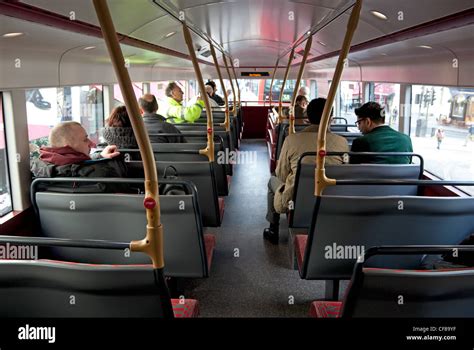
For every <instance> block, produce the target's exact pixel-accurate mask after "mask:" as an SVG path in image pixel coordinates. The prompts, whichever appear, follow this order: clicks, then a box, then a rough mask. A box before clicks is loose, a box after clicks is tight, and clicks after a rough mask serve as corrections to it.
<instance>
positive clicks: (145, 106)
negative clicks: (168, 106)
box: [138, 94, 158, 114]
mask: <svg viewBox="0 0 474 350" xmlns="http://www.w3.org/2000/svg"><path fill="white" fill-rule="evenodd" d="M138 104H139V105H140V112H141V113H142V114H145V113H149V114H151V113H156V111H157V110H158V102H156V98H155V96H154V95H152V94H145V95H143V96H142V97H140V98H139V99H138Z"/></svg>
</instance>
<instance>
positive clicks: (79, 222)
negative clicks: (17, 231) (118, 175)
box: [34, 185, 208, 277]
mask: <svg viewBox="0 0 474 350" xmlns="http://www.w3.org/2000/svg"><path fill="white" fill-rule="evenodd" d="M187 186H188V188H191V187H192V185H187ZM34 198H35V202H36V203H35V204H36V207H37V210H38V216H39V221H40V224H41V231H42V234H43V236H45V237H54V238H70V239H97V240H109V241H121V242H130V241H133V240H140V239H142V238H143V237H144V236H145V233H146V232H145V227H146V224H147V220H146V215H145V211H144V209H143V199H144V195H138V194H137V195H134V194H111V193H86V194H85V193H54V192H36V194H35V195H34ZM160 206H161V221H162V224H163V227H164V256H165V263H166V266H165V275H167V276H171V277H207V276H208V266H207V260H206V254H205V252H206V251H205V246H204V237H203V228H202V224H201V218H200V215H199V214H200V213H199V205H198V203H197V198H196V193H195V190H194V191H193V192H192V193H191V194H185V195H162V196H160ZM51 251H52V252H53V254H54V255H53V256H54V258H55V259H59V260H67V261H74V262H83V263H95V264H150V259H149V258H148V257H147V256H146V255H144V254H141V253H131V252H129V251H116V250H105V251H104V250H102V249H78V248H63V247H61V248H58V247H54V248H51Z"/></svg>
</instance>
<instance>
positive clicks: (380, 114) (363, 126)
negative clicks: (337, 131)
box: [355, 102, 385, 134]
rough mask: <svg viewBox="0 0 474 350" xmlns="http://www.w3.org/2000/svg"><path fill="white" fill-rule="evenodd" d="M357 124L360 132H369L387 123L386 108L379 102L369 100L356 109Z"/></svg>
mask: <svg viewBox="0 0 474 350" xmlns="http://www.w3.org/2000/svg"><path fill="white" fill-rule="evenodd" d="M355 114H356V116H357V121H356V125H357V127H358V128H359V130H360V132H361V133H363V134H367V133H369V132H371V131H372V130H373V129H374V128H376V127H377V126H380V125H383V124H384V123H385V110H384V109H383V107H382V106H381V105H380V104H378V103H377V102H367V103H366V104H363V105H362V106H361V107H360V108H356V109H355Z"/></svg>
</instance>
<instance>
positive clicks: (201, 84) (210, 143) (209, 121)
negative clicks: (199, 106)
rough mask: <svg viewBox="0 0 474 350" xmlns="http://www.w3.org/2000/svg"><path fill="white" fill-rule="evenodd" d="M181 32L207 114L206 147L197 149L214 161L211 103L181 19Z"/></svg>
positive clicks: (191, 44)
mask: <svg viewBox="0 0 474 350" xmlns="http://www.w3.org/2000/svg"><path fill="white" fill-rule="evenodd" d="M183 33H184V40H185V41H186V45H187V46H188V51H189V55H190V56H191V59H192V61H193V67H194V72H195V74H196V78H197V82H198V85H199V90H200V91H201V96H202V99H203V100H204V104H205V105H206V115H207V147H206V148H205V149H202V150H200V151H199V153H200V154H203V155H206V156H207V158H208V159H209V162H213V161H214V126H213V122H212V109H211V104H210V103H209V97H208V96H207V93H206V88H205V86H204V80H203V79H202V74H201V69H200V68H199V63H198V61H197V57H196V53H195V52H194V47H193V39H192V38H191V33H190V32H189V29H188V26H187V25H186V22H184V21H183Z"/></svg>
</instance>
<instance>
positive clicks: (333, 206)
mask: <svg viewBox="0 0 474 350" xmlns="http://www.w3.org/2000/svg"><path fill="white" fill-rule="evenodd" d="M472 232H474V197H465V198H461V197H414V196H389V197H346V196H322V197H318V198H317V202H316V205H315V208H314V214H313V220H312V223H311V227H310V231H309V236H308V241H307V245H306V250H305V255H304V261H303V269H302V271H301V276H302V278H305V279H320V280H330V279H349V278H350V276H351V274H352V270H353V268H354V263H355V262H356V260H357V257H358V256H359V255H360V254H361V253H363V252H364V251H365V250H367V249H369V248H371V247H377V246H389V245H453V244H458V243H459V242H461V241H462V240H463V239H464V238H465V237H466V236H467V235H469V234H471V233H472ZM420 260H421V257H420V256H418V255H413V256H403V257H400V256H377V257H374V258H371V259H370V260H369V261H368V262H367V266H369V267H388V268H397V269H407V268H416V267H418V266H419V264H420Z"/></svg>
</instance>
